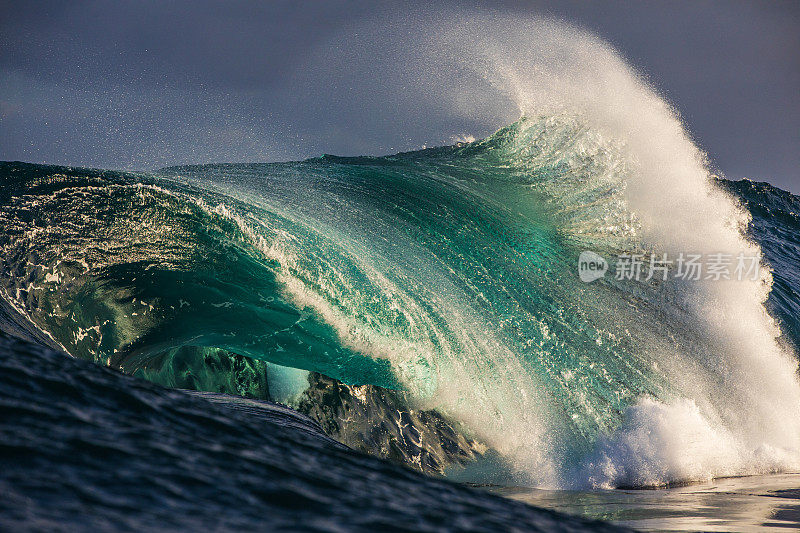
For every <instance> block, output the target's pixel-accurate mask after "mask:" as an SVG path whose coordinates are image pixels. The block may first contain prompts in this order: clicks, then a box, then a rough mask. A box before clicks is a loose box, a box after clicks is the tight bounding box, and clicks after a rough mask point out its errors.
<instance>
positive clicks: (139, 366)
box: [0, 119, 800, 531]
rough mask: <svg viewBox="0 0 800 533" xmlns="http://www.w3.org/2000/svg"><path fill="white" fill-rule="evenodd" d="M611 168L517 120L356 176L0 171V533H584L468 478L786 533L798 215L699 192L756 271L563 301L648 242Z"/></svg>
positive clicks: (591, 147)
mask: <svg viewBox="0 0 800 533" xmlns="http://www.w3.org/2000/svg"><path fill="white" fill-rule="evenodd" d="M630 172H631V170H630V168H629V166H628V165H627V164H626V163H625V159H624V157H623V155H622V153H621V152H619V150H618V149H617V148H616V147H615V145H613V143H612V144H607V143H604V142H602V139H599V138H597V137H596V136H593V135H592V134H591V132H587V131H586V130H584V129H582V128H581V127H579V125H577V124H575V123H573V122H570V121H568V120H567V121H560V120H541V121H534V120H529V119H522V120H521V121H520V122H518V123H516V124H514V125H512V126H509V127H508V128H504V129H503V130H500V131H499V132H497V133H496V134H495V135H493V136H492V137H490V138H488V139H485V140H482V141H477V142H474V143H468V144H460V145H457V146H452V147H443V148H436V149H428V150H423V151H419V152H411V153H407V154H398V155H395V156H387V157H380V158H378V157H362V158H339V157H333V156H324V157H321V158H317V159H312V160H308V161H302V162H290V163H278V164H263V165H233V164H230V165H207V166H194V167H175V168H170V169H163V170H162V171H159V172H157V173H155V174H132V173H122V172H114V171H103V170H89V169H76V168H66V167H53V166H42V165H31V164H26V163H0V224H1V226H0V228H1V231H0V249H2V254H3V255H2V258H1V259H0V330H2V332H3V333H2V337H1V338H0V462H1V463H2V465H0V467H1V468H2V473H1V474H0V494H1V495H2V498H0V525H2V526H5V527H6V528H7V529H10V530H17V529H32V530H36V529H38V530H52V529H60V530H64V531H68V530H74V529H85V530H90V529H91V530H94V529H106V530H119V529H123V530H124V529H128V530H141V529H170V530H174V529H189V528H191V529H195V528H201V527H202V528H211V529H221V530H229V529H246V530H250V529H259V530H274V529H281V528H283V529H287V530H298V529H300V530H302V529H308V530H375V529H380V530H384V529H386V530H392V529H395V530H418V531H428V530H430V531H432V530H441V529H452V530H514V529H518V530H542V531H550V530H554V529H560V530H574V531H581V530H585V529H596V530H597V529H599V530H602V529H603V528H607V529H608V530H611V529H612V526H610V525H609V526H603V525H601V524H599V523H597V522H591V523H590V522H585V521H583V520H581V519H577V518H568V517H567V516H565V515H561V514H556V513H553V512H550V511H545V510H542V509H539V508H535V507H531V506H529V505H526V504H523V503H519V502H514V501H512V500H511V499H508V498H504V497H500V496H497V495H495V494H492V492H499V493H500V494H503V495H505V496H509V497H511V498H515V499H520V500H523V501H526V502H529V503H532V504H534V505H539V506H545V507H551V508H556V509H559V510H562V511H565V512H567V513H571V514H578V515H585V516H588V517H592V518H601V519H606V520H613V521H615V522H619V523H622V524H625V525H627V526H632V527H641V528H644V529H651V530H685V529H689V530H691V529H720V530H738V529H741V528H752V527H762V526H763V527H765V528H769V527H786V526H788V525H796V524H797V523H798V519H797V517H798V515H797V509H796V506H795V505H794V503H793V502H794V501H795V500H796V494H795V492H792V490H793V488H792V487H793V484H794V483H795V482H796V481H795V480H796V478H795V477H793V476H792V475H791V473H792V472H795V471H797V469H798V466H797V465H798V462H797V457H798V453H800V452H798V450H797V442H798V440H800V435H796V434H795V432H794V429H793V428H795V427H798V426H797V416H796V413H797V412H800V405H795V404H796V399H797V390H799V389H798V386H797V375H796V356H795V353H797V352H796V350H797V348H798V346H800V314H798V311H799V310H800V309H798V306H799V305H800V270H799V269H798V267H797V265H798V264H800V262H799V261H800V199H799V198H798V197H796V196H793V195H791V194H789V193H786V192H784V191H781V190H779V189H776V188H774V187H772V186H770V185H768V184H762V183H753V182H749V181H739V182H730V181H725V180H717V181H716V183H714V184H713V187H714V189H713V190H714V191H716V192H714V193H713V194H714V195H717V194H719V196H714V195H712V194H710V193H709V198H711V199H710V200H709V205H712V206H716V207H719V206H722V207H721V208H720V209H721V210H722V211H721V214H720V216H722V214H725V213H728V214H729V213H731V212H736V213H738V211H736V208H733V207H730V206H733V205H734V204H735V205H738V206H739V207H740V208H741V209H742V213H746V214H747V215H748V216H749V217H750V218H751V219H750V221H749V223H747V224H746V227H736V225H735V223H734V222H731V223H730V228H728V227H727V226H726V227H725V231H726V232H730V235H733V236H734V237H735V239H734V241H735V242H738V241H736V239H740V236H739V234H738V231H740V230H741V231H744V232H745V234H746V237H745V238H744V239H743V240H742V241H741V242H742V243H743V244H742V245H743V246H748V247H751V248H750V249H751V251H752V249H754V247H755V244H754V243H756V244H757V246H758V249H760V251H761V253H763V261H762V265H761V266H762V268H763V269H764V270H769V271H770V273H769V274H767V275H765V276H764V277H762V278H760V279H758V280H752V281H750V282H745V283H744V284H743V285H738V286H737V285H730V286H729V285H715V284H714V282H713V281H709V282H706V281H705V280H698V281H697V282H692V281H684V280H680V279H677V277H670V279H665V280H663V282H662V281H660V280H657V279H653V280H642V281H639V280H626V279H618V278H617V277H615V276H613V273H614V272H613V271H614V265H613V263H612V265H611V270H610V272H609V275H607V276H606V277H605V278H603V279H601V280H598V281H595V282H593V283H591V284H587V283H584V282H582V281H581V280H580V279H579V276H578V272H577V268H576V266H577V264H578V257H579V254H580V253H581V252H582V251H585V250H591V251H594V252H596V253H598V254H600V255H601V256H603V257H605V258H607V259H608V260H609V262H611V261H612V258H613V257H614V256H615V255H619V254H622V253H626V252H631V251H636V252H641V253H643V254H644V253H656V252H661V251H663V250H664V249H666V248H665V247H666V245H663V246H662V245H661V244H660V243H657V242H656V243H654V242H652V238H651V237H649V238H645V237H644V236H645V235H646V233H645V232H644V231H643V230H642V227H643V224H644V223H643V222H642V221H641V220H642V218H643V216H639V215H637V213H636V212H634V211H631V209H632V208H630V206H629V205H628V204H627V200H626V198H628V196H626V195H628V194H629V193H628V192H626V190H627V188H628V186H629V185H628V182H629V180H630ZM709 187H711V185H709ZM720 191H727V193H726V194H727V195H728V196H722V193H721V192H720ZM715 202H716V203H715ZM642 205H644V206H647V203H644V204H642ZM728 207H730V211H729V210H728ZM642 209H644V208H642ZM742 213H739V215H737V216H740V218H739V219H738V220H739V222H741V221H742V220H744V215H743V214H742ZM670 216H671V215H670ZM676 216H678V215H676ZM681 216H686V217H687V220H691V216H690V215H681ZM669 223H671V221H670V220H664V221H663V224H665V225H667V224H669ZM689 233H691V232H689ZM730 235H728V234H724V235H723V236H724V237H725V238H728V237H730ZM695 241H697V239H695ZM687 242H692V240H691V239H687ZM731 242H733V241H731ZM695 244H696V243H695ZM701 244H702V243H701ZM704 246H705V248H703V249H694V250H686V251H687V252H702V253H704V254H711V253H712V252H719V251H720V250H721V248H718V247H719V246H722V244H721V243H720V242H717V241H713V240H712V241H710V242H706V243H705V244H704ZM728 249H730V247H729V248H728ZM670 251H673V250H672V249H670ZM674 272H675V270H674V268H673V269H671V270H670V271H669V274H670V276H671V275H672V274H673V273H674ZM766 290H768V291H769V295H768V299H767V300H766V302H765V307H762V304H761V301H760V300H759V297H760V296H759V295H760V294H761V291H764V295H766ZM764 309H766V310H767V311H768V312H769V315H767V314H766V312H765V311H764ZM773 321H774V322H773ZM773 328H774V329H773ZM751 333H752V335H751ZM777 334H780V335H779V338H778V339H777V340H775V339H774V335H777ZM751 336H752V339H750V337H751ZM751 343H752V344H751ZM753 346H755V347H757V350H758V351H757V352H754V351H753V348H752V347H753ZM762 346H763V347H764V348H763V350H762V348H761V347H762ZM66 354H69V355H66ZM70 356H72V357H70ZM745 475H749V476H762V477H759V478H744V477H735V478H732V477H731V476H745ZM764 475H766V476H767V477H766V478H764V477H763V476H764ZM441 476H446V477H448V478H449V479H450V480H449V481H448V480H444V479H441ZM720 478H725V479H750V480H751V481H749V482H748V481H742V482H738V483H737V482H730V481H728V482H725V483H727V485H725V483H723V484H722V485H719V484H718V482H717V481H712V480H714V479H720ZM753 479H759V480H761V481H759V482H758V487H757V488H753V489H752V490H750V489H749V488H748V487H751V486H752V484H753V483H756V482H754V481H752V480H753ZM770 480H772V481H770ZM454 481H458V482H462V483H468V484H472V485H480V486H482V487H483V488H481V489H478V488H475V487H468V486H464V485H458V484H456V483H454ZM696 483H700V485H697V484H696ZM703 483H717V484H716V485H713V486H709V485H703ZM748 483H749V484H750V485H748ZM771 483H772V485H771ZM686 484H689V485H688V486H690V487H698V488H697V489H681V488H679V487H683V486H686ZM721 486H722V487H723V489H720V488H719V487H721ZM643 487H648V488H653V487H660V489H659V490H658V491H652V490H647V491H643V490H631V489H640V488H643ZM665 487H671V488H665ZM676 487H677V488H676ZM725 487H726V488H725ZM487 488H488V489H489V490H486V489H487ZM751 488H752V487H751ZM545 489H546V491H545V492H542V490H545ZM554 489H557V490H554ZM601 489H603V490H601ZM609 489H613V490H609ZM780 491H782V492H780ZM706 492H713V493H716V494H720V493H725V494H737V495H738V496H736V497H734V496H730V498H731V499H733V500H736V498H738V497H739V496H741V498H742V500H741V501H742V505H743V507H742V508H744V509H745V511H743V513H742V514H741V516H737V515H736V513H732V512H731V508H730V507H729V506H726V505H725V498H727V496H726V497H723V498H722V499H719V498H718V499H716V500H715V499H714V498H715V496H710V497H709V499H705V500H704V499H703V498H704V496H698V494H701V493H702V494H705V493H706ZM654 494H658V495H663V499H662V497H661V496H656V497H655V500H654V497H653V495H654ZM747 498H753V499H752V500H748V499H747ZM769 498H772V499H769ZM775 498H783V499H782V500H780V501H781V504H780V505H777V504H775ZM656 500H657V501H656ZM701 500H702V501H703V502H705V503H706V504H707V505H699V504H698V501H701ZM736 501H739V500H736ZM587 502H588V503H587ZM658 502H661V503H664V502H672V503H671V504H670V507H669V508H668V509H665V508H664V507H663V506H662V507H659V505H660V504H661V503H658ZM709 502H711V503H709ZM765 502H770V503H765ZM787 502H789V503H787ZM701 507H702V509H701ZM776 513H777V514H776Z"/></svg>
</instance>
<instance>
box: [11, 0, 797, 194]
mask: <svg viewBox="0 0 800 533" xmlns="http://www.w3.org/2000/svg"><path fill="white" fill-rule="evenodd" d="M427 4H428V3H427V2H412V3H404V4H397V3H392V4H382V3H377V4H376V3H373V2H347V3H344V2H342V3H339V2H305V3H297V2H288V1H273V2H204V1H199V2H197V1H195V2H183V1H173V2H126V1H122V2H108V1H83V2H81V1H78V2H71V3H66V2H22V1H20V2H7V1H3V0H0V160H24V161H32V162H43V163H56V164H69V165H82V166H96V167H107V168H127V169H143V170H149V169H154V168H158V167H161V166H166V165H171V164H180V163H203V162H220V161H235V162H245V161H275V160H286V159H298V158H305V157H311V156H316V155H320V154H322V153H336V154H342V155H357V154H366V153H369V154H382V153H389V152H397V151H400V150H409V149H415V148H419V147H420V146H422V145H423V144H427V145H434V144H446V143H449V142H450V141H451V140H452V138H453V136H454V135H458V134H462V133H472V134H475V135H476V136H481V135H485V134H487V133H490V132H491V130H492V129H493V128H496V127H499V126H502V125H503V124H502V121H501V117H497V120H496V121H495V122H492V121H487V120H479V119H474V120H471V119H469V118H465V117H464V116H461V117H452V116H450V115H448V114H447V113H446V111H444V110H442V109H439V108H437V105H436V99H435V98H434V99H430V98H428V99H424V98H422V97H420V96H419V95H418V94H415V93H414V90H413V89H412V88H410V87H406V86H405V84H404V83H403V81H402V78H398V76H397V74H396V73H395V72H393V71H392V66H391V62H390V61H388V60H386V57H387V53H388V52H387V50H386V46H390V45H385V44H384V42H383V41H382V39H381V35H382V32H383V31H384V30H385V31H386V32H387V34H388V33H389V32H391V31H395V33H396V30H397V27H396V26H397V21H398V20H404V21H405V22H404V26H403V27H404V28H411V29H410V30H403V31H407V34H408V38H409V39H414V38H415V37H414V24H415V23H418V24H420V25H424V24H425V20H426V19H425V17H424V16H421V14H422V13H424V12H426V11H428V10H430V8H428V7H425V6H426V5H427ZM472 5H473V6H474V7H475V8H477V9H479V10H482V11H487V10H496V11H501V12H504V13H509V14H514V15H518V16H521V17H522V16H530V15H546V16H553V17H556V18H559V19H562V20H565V21H567V22H569V23H571V24H574V25H578V26H582V27H585V28H587V29H589V30H591V31H592V32H594V33H596V34H598V35H599V36H601V37H602V38H604V39H605V40H607V41H608V42H610V43H611V44H612V45H613V46H614V47H615V48H616V49H617V50H618V51H619V52H620V53H621V54H622V55H623V56H624V57H626V58H627V60H628V61H629V62H630V63H631V64H632V65H634V67H635V68H637V69H638V70H639V71H640V72H642V73H644V74H645V75H646V76H647V77H648V79H649V80H650V82H651V83H652V84H653V85H654V86H655V87H656V88H657V89H658V90H659V91H660V92H661V93H662V94H663V95H665V96H666V97H667V98H668V100H669V101H670V102H671V103H672V104H673V105H674V106H675V107H676V108H677V109H678V110H679V112H680V113H681V116H682V117H683V120H684V122H685V123H686V126H687V128H688V129H689V130H690V132H691V134H692V135H693V137H694V139H695V140H696V141H697V142H698V144H699V145H700V146H701V147H702V148H703V149H704V150H706V151H707V152H708V154H709V156H710V157H711V160H712V162H713V164H714V166H715V167H717V168H718V169H719V170H721V171H722V172H723V173H724V174H725V175H726V176H727V177H729V178H739V177H749V178H751V179H756V180H765V181H769V182H771V183H774V184H776V185H778V186H780V187H782V188H785V189H788V190H791V191H793V192H795V193H800V2H797V1H790V2H752V3H751V2H702V1H701V2H660V1H659V2H648V1H645V2H585V1H575V2H571V1H563V2H492V3H486V4H480V3H474V4H472ZM450 9H455V7H454V4H451V5H449V6H448V5H447V4H445V5H440V6H438V7H437V8H436V13H437V14H436V17H437V18H438V19H439V20H441V19H442V18H445V19H446V18H447V13H448V10H450ZM423 100H424V101H423ZM507 118H508V117H502V119H507Z"/></svg>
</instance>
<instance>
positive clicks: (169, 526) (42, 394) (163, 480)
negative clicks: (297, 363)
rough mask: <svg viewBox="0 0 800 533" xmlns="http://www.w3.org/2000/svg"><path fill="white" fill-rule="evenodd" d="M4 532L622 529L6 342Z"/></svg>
mask: <svg viewBox="0 0 800 533" xmlns="http://www.w3.org/2000/svg"><path fill="white" fill-rule="evenodd" d="M0 413H2V416H1V417H0V495H1V496H2V497H0V529H3V530H5V531H99V530H103V531H106V530H108V531H143V530H149V531H159V530H173V531H174V530H184V531H185V530H201V529H202V530H214V531H242V530H245V531H442V530H453V531H617V530H618V529H617V528H615V527H612V526H610V525H605V524H602V523H599V522H591V521H586V520H582V519H578V518H570V517H567V516H565V515H562V514H559V513H556V512H553V511H548V510H543V509H537V508H534V507H530V506H528V505H525V504H522V503H518V502H514V501H511V500H508V499H505V498H502V497H500V496H495V495H491V494H488V493H486V492H484V491H479V490H477V489H471V488H467V487H462V486H458V485H456V484H453V483H450V482H447V481H442V480H439V479H434V478H431V477H426V476H424V475H422V474H418V473H415V472H412V471H410V470H408V469H406V468H403V467H400V466H395V465H392V464H389V463H387V462H385V461H382V460H379V459H376V458H374V457H369V456H366V455H364V454H361V453H356V452H353V451H352V450H349V449H348V448H346V447H345V446H343V445H341V444H339V443H337V442H336V441H334V440H332V439H330V438H329V437H327V436H326V435H325V434H324V433H323V432H322V430H321V429H320V427H319V426H318V425H317V424H316V423H315V422H313V421H312V420H310V419H309V418H307V417H305V416H303V415H300V414H298V413H296V412H294V411H292V410H290V409H287V408H283V407H280V406H277V405H275V404H272V403H269V402H264V401H256V400H246V399H242V398H237V397H234V396H227V395H215V394H204V393H189V392H185V391H178V390H168V389H164V388H162V387H160V386H158V385H154V384H151V383H148V382H146V381H143V380H140V379H136V378H132V377H129V376H125V375H123V374H120V373H119V372H117V371H113V370H110V369H107V368H103V367H100V366H98V365H95V364H93V363H90V362H86V361H81V360H77V359H73V358H71V357H69V356H67V355H65V354H63V353H58V352H55V351H53V350H50V349H47V348H44V347H42V346H41V345H38V344H32V343H28V342H25V341H22V340H19V339H14V338H9V337H8V336H6V335H5V334H2V335H1V336H0Z"/></svg>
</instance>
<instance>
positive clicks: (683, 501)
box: [491, 473, 800, 532]
mask: <svg viewBox="0 0 800 533" xmlns="http://www.w3.org/2000/svg"><path fill="white" fill-rule="evenodd" d="M491 490H492V492H495V493H498V494H502V495H504V496H506V497H509V498H512V499H515V500H519V501H522V502H525V503H529V504H531V505H536V506H539V507H546V508H549V509H553V510H556V511H561V512H564V513H568V514H573V515H580V516H585V517H589V518H596V519H602V520H609V521H611V522H614V523H615V524H619V525H623V526H627V527H631V528H634V529H638V530H641V531H654V532H655V531H663V532H666V531H737V532H738V531H787V530H796V529H800V473H792V474H776V475H769V476H747V477H735V478H725V479H717V480H714V481H710V482H707V483H697V484H691V485H686V486H681V487H674V488H668V489H656V490H642V489H636V490H623V489H616V490H607V491H554V490H539V489H528V488H520V487H516V488H514V487H508V488H493V489H491Z"/></svg>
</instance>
